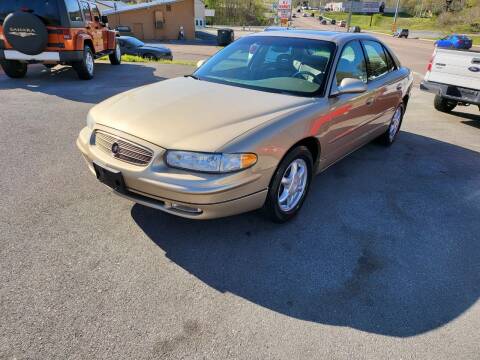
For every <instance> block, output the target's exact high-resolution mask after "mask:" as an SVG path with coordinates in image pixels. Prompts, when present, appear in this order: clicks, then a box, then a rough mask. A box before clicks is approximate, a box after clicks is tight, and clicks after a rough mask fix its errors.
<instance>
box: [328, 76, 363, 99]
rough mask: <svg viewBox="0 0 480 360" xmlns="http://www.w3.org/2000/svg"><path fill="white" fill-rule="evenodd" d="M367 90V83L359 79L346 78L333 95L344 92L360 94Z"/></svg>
mask: <svg viewBox="0 0 480 360" xmlns="http://www.w3.org/2000/svg"><path fill="white" fill-rule="evenodd" d="M365 91H367V85H366V84H365V83H364V82H363V81H362V80H359V79H352V78H345V79H343V80H342V82H341V83H340V85H339V86H338V87H337V90H336V91H335V92H332V95H334V96H338V95H342V94H360V93H363V92H365Z"/></svg>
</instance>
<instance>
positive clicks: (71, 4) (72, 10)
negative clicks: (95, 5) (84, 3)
mask: <svg viewBox="0 0 480 360" xmlns="http://www.w3.org/2000/svg"><path fill="white" fill-rule="evenodd" d="M65 4H66V5H67V12H68V17H69V18H70V21H83V19H82V12H81V11H80V5H79V4H78V1H77V0H67V1H65Z"/></svg>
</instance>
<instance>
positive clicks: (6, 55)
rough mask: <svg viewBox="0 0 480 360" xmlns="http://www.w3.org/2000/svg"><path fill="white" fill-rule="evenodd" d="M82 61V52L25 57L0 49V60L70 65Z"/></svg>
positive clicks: (17, 52) (54, 52) (61, 52)
mask: <svg viewBox="0 0 480 360" xmlns="http://www.w3.org/2000/svg"><path fill="white" fill-rule="evenodd" d="M82 59H83V51H60V52H57V51H45V52H42V53H40V54H37V55H27V54H24V53H21V52H20V51H16V50H10V49H0V60H19V61H25V62H43V61H45V62H59V63H72V62H77V61H81V60H82Z"/></svg>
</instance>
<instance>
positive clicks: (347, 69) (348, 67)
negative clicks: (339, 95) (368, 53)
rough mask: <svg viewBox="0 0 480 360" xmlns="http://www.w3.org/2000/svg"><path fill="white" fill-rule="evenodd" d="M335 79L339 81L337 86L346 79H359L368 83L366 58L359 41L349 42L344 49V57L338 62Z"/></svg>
mask: <svg viewBox="0 0 480 360" xmlns="http://www.w3.org/2000/svg"><path fill="white" fill-rule="evenodd" d="M335 78H336V80H337V86H338V85H340V83H341V82H342V80H343V79H345V78H352V79H359V80H362V81H363V82H367V66H366V63H365V56H364V55H363V50H362V47H361V46H360V43H359V42H358V41H352V42H349V43H348V44H347V45H345V47H344V48H343V51H342V55H341V56H340V59H339V60H338V65H337V71H336V72H335Z"/></svg>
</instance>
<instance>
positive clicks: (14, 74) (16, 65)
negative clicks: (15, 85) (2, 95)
mask: <svg viewBox="0 0 480 360" xmlns="http://www.w3.org/2000/svg"><path fill="white" fill-rule="evenodd" d="M0 65H1V66H2V69H3V71H5V74H7V76H8V77H11V78H14V79H19V78H23V77H25V75H26V74H27V64H25V63H22V62H20V61H16V60H1V61H0Z"/></svg>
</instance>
